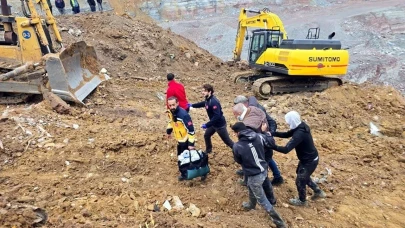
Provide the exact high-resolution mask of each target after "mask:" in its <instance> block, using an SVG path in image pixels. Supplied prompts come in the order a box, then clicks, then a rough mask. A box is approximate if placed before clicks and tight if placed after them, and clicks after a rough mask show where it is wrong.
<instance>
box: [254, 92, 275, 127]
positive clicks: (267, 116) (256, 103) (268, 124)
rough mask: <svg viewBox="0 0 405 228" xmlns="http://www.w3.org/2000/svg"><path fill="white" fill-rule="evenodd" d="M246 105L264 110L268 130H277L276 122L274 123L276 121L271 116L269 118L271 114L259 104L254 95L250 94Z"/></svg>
mask: <svg viewBox="0 0 405 228" xmlns="http://www.w3.org/2000/svg"><path fill="white" fill-rule="evenodd" d="M248 105H249V106H254V107H257V108H259V109H260V110H262V111H263V112H264V114H266V120H267V126H269V131H270V132H271V133H274V132H276V130H277V123H276V121H275V120H274V119H273V118H271V116H270V115H269V114H268V113H267V112H266V109H265V108H264V107H263V106H262V105H260V104H259V102H258V101H257V99H256V97H254V96H250V97H249V98H248Z"/></svg>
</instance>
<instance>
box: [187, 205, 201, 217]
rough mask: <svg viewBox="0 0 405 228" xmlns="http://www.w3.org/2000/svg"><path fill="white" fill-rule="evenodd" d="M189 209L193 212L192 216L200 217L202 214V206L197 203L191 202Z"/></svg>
mask: <svg viewBox="0 0 405 228" xmlns="http://www.w3.org/2000/svg"><path fill="white" fill-rule="evenodd" d="M187 211H188V212H190V213H191V216H193V217H198V216H200V214H201V210H200V208H198V207H197V206H196V205H194V204H192V203H190V206H189V207H188V208H187Z"/></svg>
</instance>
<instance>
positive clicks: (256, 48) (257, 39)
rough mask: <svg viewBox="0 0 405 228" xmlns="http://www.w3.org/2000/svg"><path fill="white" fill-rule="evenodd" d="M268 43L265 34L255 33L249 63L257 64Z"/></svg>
mask: <svg viewBox="0 0 405 228" xmlns="http://www.w3.org/2000/svg"><path fill="white" fill-rule="evenodd" d="M265 44H266V42H265V37H264V34H263V33H259V34H255V33H253V36H252V41H251V45H250V55H249V62H256V60H257V59H258V58H259V56H260V54H261V53H262V52H263V51H264V50H265V49H266V45H265Z"/></svg>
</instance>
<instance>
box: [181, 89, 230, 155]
mask: <svg viewBox="0 0 405 228" xmlns="http://www.w3.org/2000/svg"><path fill="white" fill-rule="evenodd" d="M202 94H203V96H204V97H205V101H202V102H199V103H195V104H188V106H189V107H190V108H191V107H192V108H203V107H205V109H206V111H207V114H208V117H209V119H210V120H209V121H208V122H207V123H205V124H202V125H201V128H202V129H204V130H205V133H204V140H205V152H206V153H211V152H212V142H211V137H212V136H213V135H214V134H215V132H217V133H218V135H219V137H221V139H222V141H223V142H224V143H225V144H226V145H227V146H228V147H229V148H231V149H232V146H233V141H232V139H231V138H230V137H229V134H228V130H227V129H226V120H225V117H224V114H223V113H222V108H221V104H220V103H219V100H218V99H217V98H216V97H215V96H214V87H213V86H212V85H210V84H205V85H203V90H202Z"/></svg>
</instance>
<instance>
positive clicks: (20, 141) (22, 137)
mask: <svg viewBox="0 0 405 228" xmlns="http://www.w3.org/2000/svg"><path fill="white" fill-rule="evenodd" d="M138 18H139V17H132V16H131V15H124V16H120V15H117V14H115V13H95V14H84V15H80V16H74V17H69V16H62V17H58V18H57V19H58V23H59V26H60V27H61V28H64V29H63V30H64V31H63V32H62V36H63V39H64V40H65V43H67V44H68V43H72V42H74V41H78V40H85V41H86V42H87V43H88V44H91V45H93V46H94V47H95V48H96V50H97V54H98V57H99V60H100V64H101V66H102V67H104V68H106V69H107V71H108V72H109V75H110V76H111V80H109V81H107V82H104V83H103V84H102V85H101V86H99V87H98V88H97V90H96V91H94V93H93V94H92V95H91V96H90V97H89V98H88V99H86V100H85V103H86V105H87V107H83V108H82V107H77V106H72V108H73V113H72V114H69V115H60V114H57V113H56V112H54V111H52V110H51V109H50V108H49V107H48V106H47V105H46V104H45V103H44V102H38V103H29V104H23V105H16V106H1V105H0V113H2V114H1V118H0V140H1V142H2V144H0V145H2V146H1V148H0V164H2V165H1V166H0V185H1V186H2V188H1V190H0V224H2V225H3V226H5V227H12V226H16V227H27V226H31V225H32V224H34V223H40V221H41V219H39V220H37V219H36V214H38V213H39V214H43V213H42V212H40V211H39V210H38V209H37V210H35V208H32V207H30V206H27V205H32V206H35V207H39V208H42V209H43V210H44V211H45V212H46V213H47V215H48V219H47V222H46V224H45V226H44V227H102V226H106V227H269V225H270V224H271V222H270V221H269V219H268V217H267V216H266V215H265V213H264V211H263V210H262V209H261V208H260V209H259V207H258V209H257V210H254V211H250V212H244V211H242V209H241V207H240V205H241V203H242V201H243V200H246V199H247V189H246V188H245V187H242V186H240V185H239V184H238V177H237V176H236V175H235V174H234V171H235V170H237V169H238V168H239V167H238V165H236V163H235V162H234V161H233V157H232V153H231V151H230V150H229V149H227V148H226V147H225V145H224V144H222V142H221V141H220V139H219V137H218V136H214V138H213V143H214V152H213V153H212V154H211V155H210V165H211V174H210V175H209V177H208V179H207V181H206V182H203V183H202V182H199V181H197V180H195V181H190V182H181V183H179V182H178V181H177V172H178V171H177V166H176V160H175V157H173V156H171V154H172V153H175V142H173V141H167V140H166V138H165V128H166V124H167V116H166V115H165V113H164V112H165V105H164V101H162V100H161V99H160V97H162V96H163V97H164V92H165V90H166V86H167V82H166V74H167V73H168V72H173V73H175V74H176V75H178V79H179V81H181V82H182V83H184V84H185V86H186V90H187V94H188V97H189V100H190V101H192V102H197V101H200V100H202V99H203V98H202V97H201V85H202V84H204V83H212V84H213V85H214V86H215V89H216V92H215V94H216V95H217V97H218V98H219V99H220V100H221V102H222V105H223V109H224V112H225V116H226V118H227V121H228V123H231V122H234V121H235V119H234V117H233V115H232V111H231V107H232V105H233V99H234V97H235V96H236V95H238V94H246V95H250V94H249V93H250V91H245V90H244V87H243V85H235V84H233V83H231V82H230V80H229V78H228V77H229V75H230V73H232V72H233V71H235V70H237V69H236V67H231V66H228V65H227V64H225V63H223V62H222V61H221V60H220V59H218V58H216V57H214V56H212V55H211V54H210V53H208V52H207V51H205V50H203V49H201V48H199V47H198V46H197V45H196V44H195V43H193V42H192V41H190V40H188V39H186V38H183V37H181V36H179V35H176V34H174V33H173V32H171V31H168V30H164V29H162V28H160V27H159V26H157V25H156V24H155V23H154V22H152V21H151V20H140V19H138ZM141 18H142V17H141ZM69 29H73V30H75V31H77V30H80V31H81V35H80V36H74V35H70V34H69V33H68V30H69ZM261 102H262V104H263V105H265V106H266V107H267V110H268V112H269V113H270V114H271V116H272V117H273V118H275V119H276V120H277V122H278V125H279V129H280V130H285V129H287V125H286V124H285V122H284V114H285V113H287V112H288V111H290V110H297V111H298V112H300V113H301V114H302V117H303V119H304V120H305V121H306V122H307V123H308V124H309V125H310V126H311V128H312V131H313V136H314V139H315V144H316V146H317V148H318V150H319V152H320V164H319V166H318V168H317V170H316V171H315V173H314V177H317V178H319V179H322V177H325V176H326V180H325V178H324V181H323V182H322V183H321V184H320V186H321V187H322V188H323V189H324V190H325V191H326V193H327V194H328V198H327V199H325V200H322V201H319V202H310V205H309V207H307V208H297V207H293V206H288V205H287V202H288V199H289V198H291V197H293V196H295V194H296V187H295V168H296V165H297V162H298V161H297V159H296V156H295V154H294V153H291V154H288V155H283V154H280V153H278V154H276V155H275V160H276V161H277V162H278V164H279V167H280V169H281V171H282V174H283V176H284V177H285V179H286V183H285V184H283V185H281V186H280V187H275V194H276V197H277V198H278V204H277V210H278V212H279V213H280V214H281V216H282V217H283V218H284V219H285V220H286V221H287V223H288V225H289V226H290V227H353V226H358V227H404V226H405V221H404V220H403V214H404V211H405V206H404V205H405V200H404V199H405V194H404V192H405V186H404V184H403V183H404V181H405V178H404V174H405V172H404V170H405V169H404V168H405V164H404V161H405V159H404V146H405V145H404V141H405V140H404V138H405V117H404V115H405V99H404V97H403V96H402V95H401V94H400V93H399V92H398V91H397V90H395V89H393V88H392V87H387V86H375V85H371V84H353V83H345V84H344V85H343V86H341V87H337V88H332V89H329V90H327V91H324V92H321V93H299V94H287V95H281V96H274V97H272V98H271V99H270V100H267V101H261ZM191 115H192V118H193V121H194V123H195V125H196V126H200V125H201V124H202V123H205V121H206V120H207V116H206V113H205V111H204V110H203V109H195V110H192V111H191ZM370 122H373V123H374V124H375V125H377V126H378V127H379V129H380V133H381V134H382V136H374V135H372V134H370ZM196 134H197V140H198V141H197V147H203V144H204V142H203V131H202V130H201V129H199V128H198V129H197V133H196ZM232 137H233V139H235V137H234V136H232ZM285 142H286V141H284V140H280V139H277V143H278V144H283V143H285ZM328 170H329V171H328ZM174 196H178V197H179V198H180V199H181V201H182V202H183V204H184V206H185V208H188V207H189V205H190V203H192V204H195V205H196V206H197V207H198V208H199V209H201V212H200V214H199V215H198V216H197V217H195V216H191V214H190V213H189V212H188V211H186V210H185V209H184V210H181V211H177V212H174V211H170V212H168V211H165V210H163V207H162V204H163V203H164V202H165V200H167V199H171V198H173V197H174ZM155 204H156V205H157V206H158V207H159V208H160V210H159V211H154V210H156V207H154V205H155ZM39 225H40V224H39Z"/></svg>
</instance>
